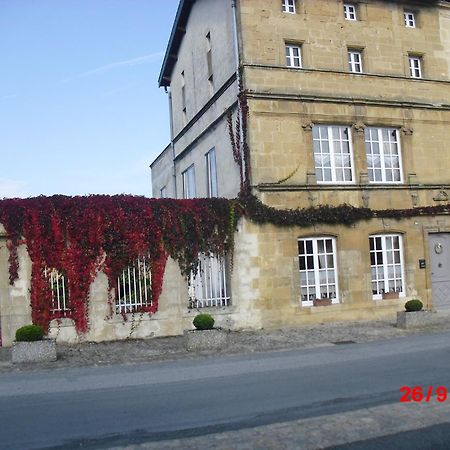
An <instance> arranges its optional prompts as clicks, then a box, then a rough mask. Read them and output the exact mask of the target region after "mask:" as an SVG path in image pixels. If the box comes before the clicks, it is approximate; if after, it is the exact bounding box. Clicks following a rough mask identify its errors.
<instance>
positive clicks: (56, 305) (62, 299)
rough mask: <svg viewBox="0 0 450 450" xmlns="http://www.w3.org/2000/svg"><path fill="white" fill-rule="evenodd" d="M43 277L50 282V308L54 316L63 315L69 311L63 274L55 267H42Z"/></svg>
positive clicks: (67, 291) (67, 290)
mask: <svg viewBox="0 0 450 450" xmlns="http://www.w3.org/2000/svg"><path fill="white" fill-rule="evenodd" d="M44 278H45V279H46V280H47V281H48V283H49V284H50V292H51V308H50V312H51V313H52V315H54V316H59V317H61V316H65V315H67V314H68V313H69V312H70V311H71V308H70V304H69V289H68V285H67V282H66V277H65V276H64V274H63V273H62V272H60V271H58V270H56V269H51V268H49V267H44Z"/></svg>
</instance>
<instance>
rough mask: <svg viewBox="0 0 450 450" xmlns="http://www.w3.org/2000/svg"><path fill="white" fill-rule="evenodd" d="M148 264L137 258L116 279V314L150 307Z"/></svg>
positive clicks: (149, 272) (150, 292)
mask: <svg viewBox="0 0 450 450" xmlns="http://www.w3.org/2000/svg"><path fill="white" fill-rule="evenodd" d="M151 280H152V278H151V269H150V263H149V261H148V259H146V258H138V259H137V260H136V261H135V262H134V264H133V265H131V266H128V267H126V268H125V269H124V270H123V272H122V274H121V275H120V276H119V277H118V278H117V289H116V312H117V313H119V314H121V313H130V312H135V311H139V310H142V308H145V307H148V306H151V305H152V283H151Z"/></svg>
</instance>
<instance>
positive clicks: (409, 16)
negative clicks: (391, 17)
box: [403, 11, 416, 28]
mask: <svg viewBox="0 0 450 450" xmlns="http://www.w3.org/2000/svg"><path fill="white" fill-rule="evenodd" d="M403 16H404V18H405V27H406V28H416V15H415V13H414V12H413V11H405V12H404V13H403Z"/></svg>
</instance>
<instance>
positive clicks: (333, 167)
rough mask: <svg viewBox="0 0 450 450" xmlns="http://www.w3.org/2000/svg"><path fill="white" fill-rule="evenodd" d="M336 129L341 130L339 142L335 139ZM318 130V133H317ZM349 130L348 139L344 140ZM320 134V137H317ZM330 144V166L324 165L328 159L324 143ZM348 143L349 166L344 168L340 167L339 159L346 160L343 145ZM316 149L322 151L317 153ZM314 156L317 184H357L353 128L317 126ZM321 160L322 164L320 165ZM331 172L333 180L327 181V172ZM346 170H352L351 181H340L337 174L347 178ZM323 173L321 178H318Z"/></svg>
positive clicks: (314, 132) (314, 127)
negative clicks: (324, 133) (334, 131)
mask: <svg viewBox="0 0 450 450" xmlns="http://www.w3.org/2000/svg"><path fill="white" fill-rule="evenodd" d="M335 128H338V129H339V140H336V139H335V138H334V137H333V130H334V129H335ZM316 130H317V131H316ZM323 130H326V136H325V137H326V139H324V136H323V135H322V133H323ZM345 130H347V133H348V134H347V136H348V139H342V136H343V135H344V133H345ZM316 134H318V137H315V135H316ZM324 142H327V143H328V150H329V155H330V166H329V167H328V166H325V165H324V159H325V158H326V156H325V155H327V152H324V151H323V148H324V145H323V143H324ZM344 142H348V148H349V153H348V156H349V159H350V161H349V166H343V164H341V165H340V166H338V165H337V164H336V163H337V159H338V158H339V157H340V158H342V159H343V158H344V156H345V155H347V154H346V153H343V152H342V148H343V143H344ZM316 147H318V149H319V150H320V151H319V152H316ZM313 154H314V168H315V171H316V177H317V184H354V183H355V169H354V160H353V144H352V133H351V128H350V127H349V126H347V125H324V124H315V125H314V126H313ZM319 160H320V163H319ZM327 170H330V174H331V180H326V179H325V178H326V175H325V174H326V171H327ZM345 170H350V173H351V179H350V180H345V179H344V180H338V176H337V174H338V173H339V172H340V173H341V175H342V178H345V172H344V171H345ZM319 173H321V176H318V175H319Z"/></svg>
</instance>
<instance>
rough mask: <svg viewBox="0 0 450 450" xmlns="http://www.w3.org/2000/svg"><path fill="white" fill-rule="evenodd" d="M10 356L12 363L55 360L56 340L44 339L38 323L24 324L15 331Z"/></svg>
mask: <svg viewBox="0 0 450 450" xmlns="http://www.w3.org/2000/svg"><path fill="white" fill-rule="evenodd" d="M11 356H12V362H13V363H24V362H42V361H45V362H46V361H56V341H55V340H54V339H44V330H43V329H42V327H40V326H39V325H25V326H24V327H21V328H19V329H18V330H17V331H16V340H15V341H14V342H13V346H12V352H11Z"/></svg>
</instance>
